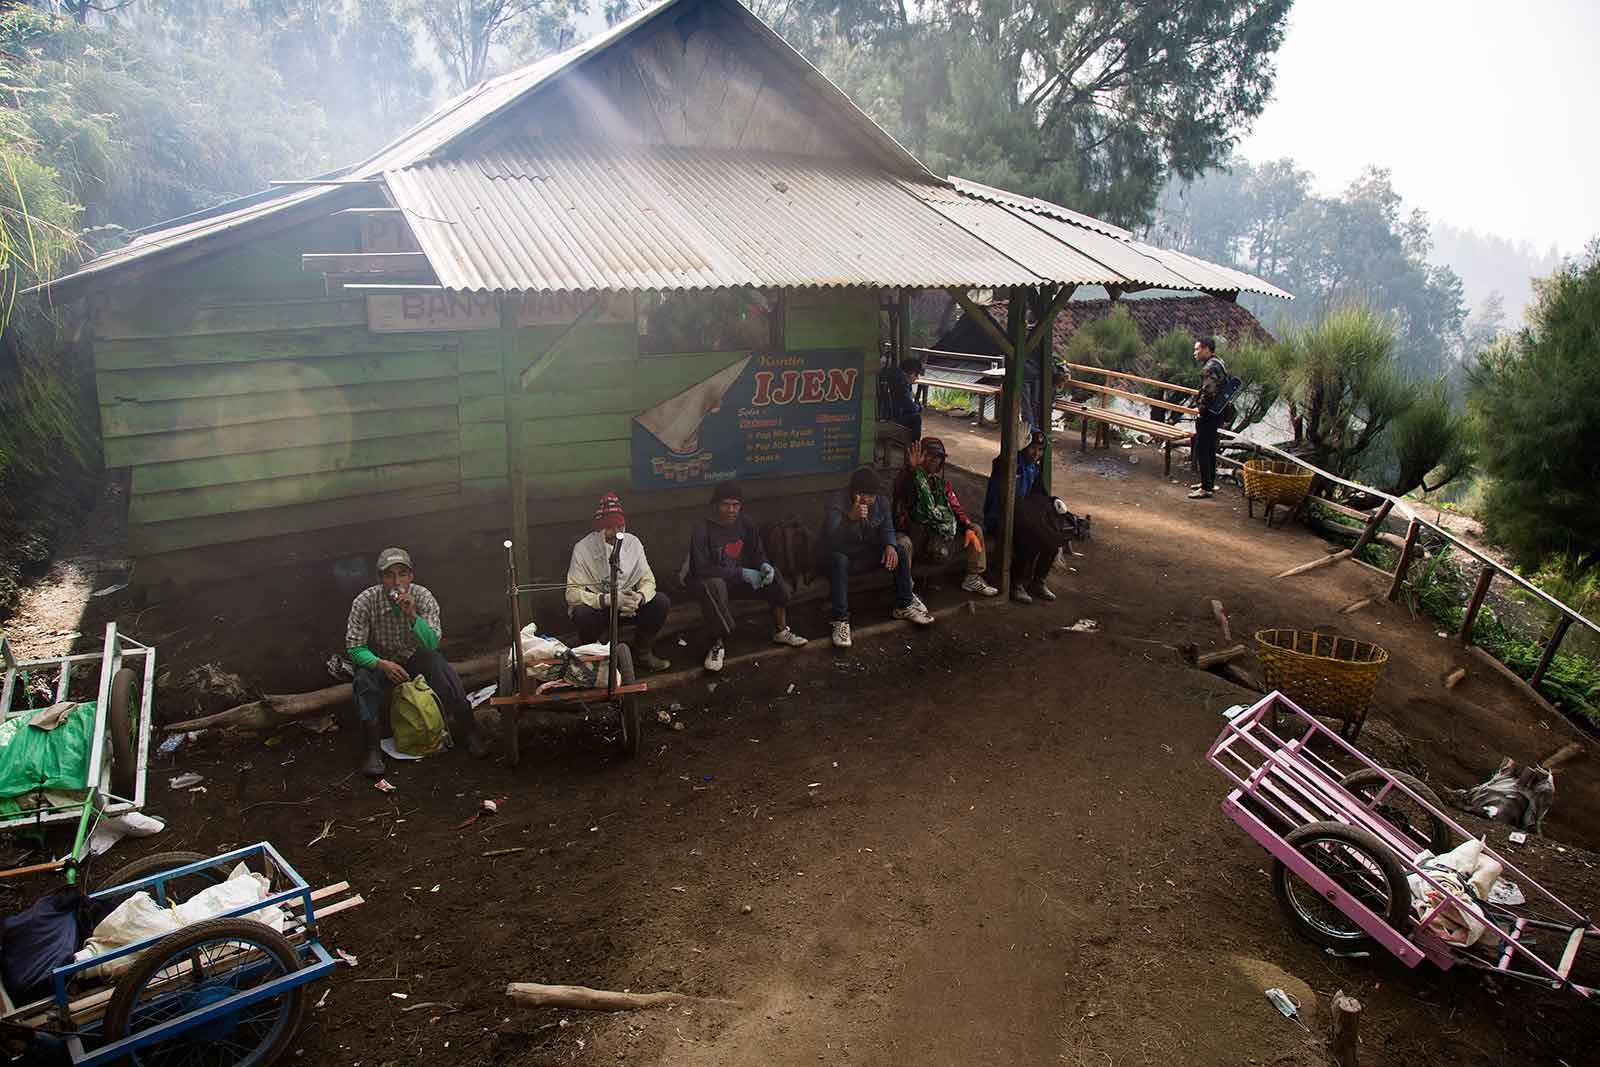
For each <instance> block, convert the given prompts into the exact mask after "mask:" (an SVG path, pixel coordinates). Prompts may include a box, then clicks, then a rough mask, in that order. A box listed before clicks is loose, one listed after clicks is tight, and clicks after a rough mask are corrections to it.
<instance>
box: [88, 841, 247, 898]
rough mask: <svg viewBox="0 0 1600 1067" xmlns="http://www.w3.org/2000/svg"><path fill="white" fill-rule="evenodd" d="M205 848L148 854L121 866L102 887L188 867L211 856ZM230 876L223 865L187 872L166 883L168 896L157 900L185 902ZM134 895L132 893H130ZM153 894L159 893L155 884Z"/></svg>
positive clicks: (164, 886)
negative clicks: (205, 851)
mask: <svg viewBox="0 0 1600 1067" xmlns="http://www.w3.org/2000/svg"><path fill="white" fill-rule="evenodd" d="M210 858H211V857H210V856H207V855H206V854H205V853H203V852H153V853H151V854H150V855H148V856H144V857H141V858H139V859H136V860H134V861H133V862H132V863H130V864H128V865H127V866H125V867H119V868H118V869H117V870H116V871H115V872H114V873H113V874H112V875H111V877H109V878H106V879H104V880H103V881H101V882H100V883H99V887H100V888H101V889H110V888H111V887H112V886H118V885H126V884H127V883H129V882H137V881H138V880H139V879H141V878H149V877H150V876H151V875H153V874H160V873H161V872H162V871H174V870H177V869H178V868H179V867H187V866H189V865H190V864H193V863H202V862H204V861H206V860H208V859H210ZM227 880H228V870H227V869H226V868H225V867H222V866H220V865H219V866H216V867H202V868H201V869H200V870H198V871H195V872H194V873H193V874H186V875H184V876H183V877H182V878H175V879H173V880H172V881H170V882H164V883H162V888H163V890H164V892H163V893H162V897H163V898H164V899H162V900H158V901H156V903H158V904H181V903H183V902H184V901H185V900H188V899H189V898H190V897H192V896H194V895H195V894H196V893H198V892H200V890H202V889H205V888H208V887H209V886H214V885H218V884H220V883H222V882H225V881H227ZM130 895H131V894H130ZM150 895H151V896H152V897H154V896H155V893H154V887H152V889H151V894H150Z"/></svg>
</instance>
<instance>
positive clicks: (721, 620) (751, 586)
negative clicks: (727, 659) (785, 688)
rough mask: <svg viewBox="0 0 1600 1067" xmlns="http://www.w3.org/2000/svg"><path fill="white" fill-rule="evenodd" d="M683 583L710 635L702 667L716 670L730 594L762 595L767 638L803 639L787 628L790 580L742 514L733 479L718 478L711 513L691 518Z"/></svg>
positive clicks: (729, 619)
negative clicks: (695, 519)
mask: <svg viewBox="0 0 1600 1067" xmlns="http://www.w3.org/2000/svg"><path fill="white" fill-rule="evenodd" d="M684 584H685V585H687V586H688V587H689V589H690V590H691V591H693V592H694V593H696V594H697V595H698V596H699V597H700V614H701V616H702V617H703V618H704V619H705V624H706V631H707V633H708V634H709V635H710V636H709V640H710V648H709V650H708V651H707V652H706V659H705V667H706V670H708V671H720V670H721V669H722V661H723V657H724V656H725V655H726V650H725V649H724V647H723V642H724V640H725V639H726V638H727V637H728V635H729V634H731V633H733V628H734V619H733V604H732V603H731V601H732V600H733V599H735V598H745V597H753V598H755V599H757V600H765V601H766V602H767V605H768V606H769V607H770V608H771V609H772V628H773V630H774V633H773V635H772V643H773V644H775V645H787V646H788V647H790V648H799V647H800V646H801V645H803V644H805V643H806V639H805V638H803V637H801V636H800V635H799V634H797V633H795V632H794V631H793V630H792V629H790V628H789V616H788V603H789V583H788V582H786V581H784V580H783V575H781V574H779V573H778V569H777V568H776V567H774V566H773V565H772V561H771V560H769V559H768V558H767V550H766V546H764V545H763V544H762V543H761V532H760V531H759V530H757V529H756V524H755V523H753V522H751V521H750V520H749V518H747V517H746V516H745V514H744V492H743V491H742V490H741V489H740V488H739V485H738V483H737V482H722V483H720V484H719V485H718V486H717V487H716V488H715V489H713V490H712V491H711V515H710V517H709V518H705V519H701V520H700V521H699V522H697V523H695V524H694V529H693V530H692V531H691V532H690V534H689V571H688V574H687V575H686V577H685V582H684Z"/></svg>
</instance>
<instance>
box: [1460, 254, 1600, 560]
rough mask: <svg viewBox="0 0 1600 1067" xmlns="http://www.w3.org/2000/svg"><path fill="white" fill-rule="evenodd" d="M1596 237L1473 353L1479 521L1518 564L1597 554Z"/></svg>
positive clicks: (1599, 328)
mask: <svg viewBox="0 0 1600 1067" xmlns="http://www.w3.org/2000/svg"><path fill="white" fill-rule="evenodd" d="M1597 352H1600V241H1597V242H1595V243H1592V244H1591V245H1590V246H1589V249H1588V251H1587V252H1586V254H1585V255H1584V256H1583V257H1581V258H1580V259H1578V260H1575V261H1573V262H1571V263H1568V264H1567V265H1565V266H1563V267H1562V268H1561V269H1560V270H1557V271H1556V272H1555V273H1554V274H1552V275H1551V276H1550V277H1549V278H1548V279H1546V280H1545V281H1544V282H1542V283H1541V284H1540V285H1539V286H1538V296H1537V299H1536V300H1535V303H1534V305H1533V307H1532V308H1531V309H1530V311H1529V325H1528V326H1527V327H1526V328H1525V329H1523V330H1521V331H1520V332H1519V333H1517V334H1516V335H1515V337H1512V338H1507V339H1505V340H1504V341H1503V342H1502V343H1500V344H1498V345H1493V346H1491V347H1490V348H1489V349H1488V350H1487V351H1485V352H1484V353H1483V354H1481V355H1480V357H1479V359H1478V361H1477V363H1476V365H1475V366H1474V368H1473V369H1472V371H1471V374H1470V381H1471V393H1470V404H1471V407H1472V409H1473V412H1474V415H1475V416H1476V417H1477V419H1478V421H1479V424H1480V425H1481V426H1482V427H1483V434H1482V444H1481V447H1482V464H1483V467H1484V469H1485V471H1486V472H1487V473H1488V475H1489V476H1490V479H1491V481H1490V483H1489V486H1488V489H1487V492H1486V494H1485V499H1484V516H1483V517H1484V519H1485V520H1486V522H1487V523H1488V525H1489V527H1490V529H1491V531H1492V532H1493V533H1494V534H1495V536H1496V537H1497V538H1498V539H1499V540H1500V541H1501V542H1502V543H1504V544H1505V545H1506V546H1508V547H1509V548H1510V549H1511V550H1512V551H1513V552H1515V553H1516V554H1517V556H1518V558H1519V559H1521V560H1522V561H1524V562H1526V563H1532V562H1534V561H1536V560H1538V559H1539V558H1540V557H1542V556H1544V555H1546V554H1548V553H1552V552H1572V553H1576V554H1577V555H1579V556H1581V557H1582V558H1584V559H1585V560H1594V559H1597V558H1600V493H1596V492H1595V485H1596V484H1597V478H1600V358H1596V353H1597Z"/></svg>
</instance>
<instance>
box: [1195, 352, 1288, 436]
mask: <svg viewBox="0 0 1600 1067" xmlns="http://www.w3.org/2000/svg"><path fill="white" fill-rule="evenodd" d="M1222 357H1223V360H1224V361H1225V362H1226V363H1227V364H1228V370H1229V372H1230V373H1232V374H1236V375H1238V377H1239V380H1240V382H1242V383H1243V384H1242V385H1241V386H1240V387H1239V392H1238V393H1236V394H1234V398H1233V408H1234V418H1233V428H1234V429H1235V430H1238V429H1241V428H1242V427H1245V426H1251V425H1254V424H1255V423H1257V422H1260V421H1261V420H1262V419H1264V418H1266V417H1267V413H1268V412H1269V411H1271V410H1272V409H1273V408H1274V407H1276V406H1277V404H1278V401H1279V400H1280V399H1282V397H1283V389H1284V383H1285V382H1286V381H1287V380H1288V378H1289V371H1290V368H1289V366H1288V365H1287V363H1286V362H1285V360H1286V350H1285V349H1283V348H1282V347H1280V346H1278V345H1270V344H1263V343H1261V342H1260V341H1255V340H1246V341H1242V342H1240V343H1239V344H1237V345H1232V346H1229V347H1228V348H1226V349H1224V351H1223V352H1222ZM1198 383H1199V370H1198V369H1196V371H1195V382H1194V383H1193V384H1198Z"/></svg>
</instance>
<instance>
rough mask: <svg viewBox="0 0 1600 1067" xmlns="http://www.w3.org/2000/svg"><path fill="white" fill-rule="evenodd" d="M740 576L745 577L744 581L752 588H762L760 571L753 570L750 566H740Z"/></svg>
mask: <svg viewBox="0 0 1600 1067" xmlns="http://www.w3.org/2000/svg"><path fill="white" fill-rule="evenodd" d="M739 577H740V578H742V579H744V583H745V584H746V585H748V586H749V587H750V588H751V589H760V588H761V574H760V573H759V572H757V571H753V570H751V569H750V568H749V567H740V568H739Z"/></svg>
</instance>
